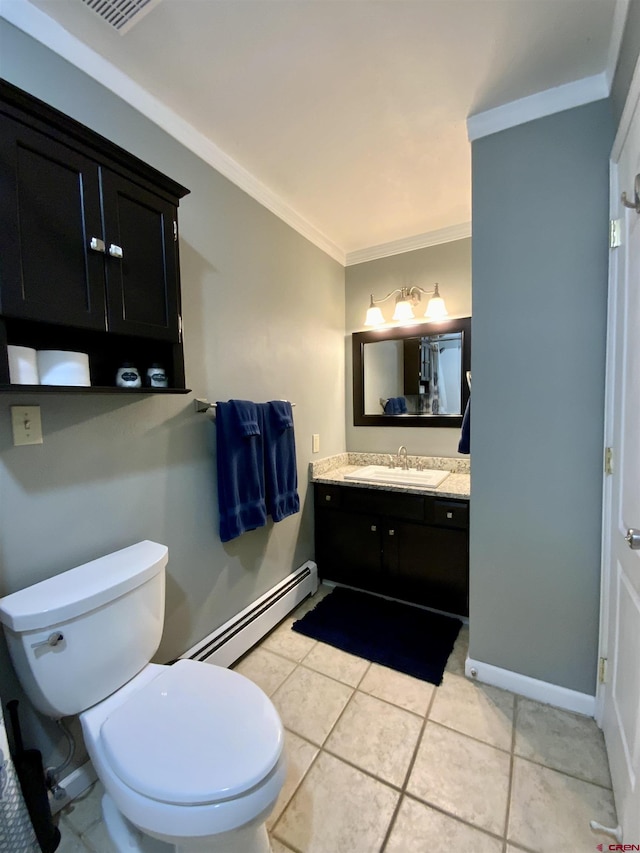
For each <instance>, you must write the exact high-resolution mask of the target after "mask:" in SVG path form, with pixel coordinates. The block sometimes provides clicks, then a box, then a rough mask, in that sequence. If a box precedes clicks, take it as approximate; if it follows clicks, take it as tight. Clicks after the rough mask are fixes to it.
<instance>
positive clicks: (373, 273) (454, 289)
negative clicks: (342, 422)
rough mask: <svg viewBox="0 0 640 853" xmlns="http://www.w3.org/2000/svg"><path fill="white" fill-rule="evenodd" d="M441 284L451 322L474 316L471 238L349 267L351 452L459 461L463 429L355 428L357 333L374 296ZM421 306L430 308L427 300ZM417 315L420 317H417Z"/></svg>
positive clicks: (388, 307) (387, 311) (389, 308)
mask: <svg viewBox="0 0 640 853" xmlns="http://www.w3.org/2000/svg"><path fill="white" fill-rule="evenodd" d="M436 281H437V282H439V284H440V292H441V295H442V296H443V298H444V300H445V302H446V305H447V311H448V312H449V314H450V316H451V317H469V316H470V315H471V238H467V239H465V240H455V241H453V242H451V243H442V244H440V245H438V246H430V247H428V248H426V249H415V250H414V251H412V252H404V253H403V254H400V255H392V256H391V257H388V258H380V259H378V260H375V261H367V262H366V263H362V264H354V265H353V266H350V267H347V269H346V274H345V286H346V295H345V300H346V307H345V317H346V322H345V330H346V333H347V334H346V337H345V362H346V366H347V371H346V395H347V399H346V411H347V450H353V451H363V452H364V451H371V452H376V453H395V452H396V450H397V449H398V447H399V446H400V445H401V444H405V445H406V446H407V448H408V450H409V453H411V454H418V455H421V456H458V441H459V439H460V430H459V429H445V428H431V427H425V428H421V427H356V426H354V425H353V394H352V378H353V366H352V362H351V333H352V332H355V331H362V330H363V329H364V328H365V327H364V317H365V314H366V311H367V308H368V307H369V297H370V296H371V294H373V295H374V296H375V297H376V298H380V297H381V296H384V295H385V294H387V293H389V291H391V290H395V288H396V287H408V286H410V285H412V284H416V285H418V286H420V287H424V288H425V289H426V290H429V289H431V288H432V287H433V285H434V283H435V282H436ZM427 298H428V297H424V299H425V301H424V302H422V303H421V305H422V306H423V307H422V312H423V313H424V311H425V309H426V299H427ZM381 307H382V310H383V313H384V315H385V318H386V319H387V320H390V319H391V314H392V313H393V299H390V300H389V301H388V302H386V303H385V304H384V305H383V306H381ZM416 313H417V312H416Z"/></svg>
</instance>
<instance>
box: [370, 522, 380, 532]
mask: <svg viewBox="0 0 640 853" xmlns="http://www.w3.org/2000/svg"><path fill="white" fill-rule="evenodd" d="M377 529H378V528H377V527H376V525H375V524H372V525H371V532H372V533H375V532H376V531H377Z"/></svg>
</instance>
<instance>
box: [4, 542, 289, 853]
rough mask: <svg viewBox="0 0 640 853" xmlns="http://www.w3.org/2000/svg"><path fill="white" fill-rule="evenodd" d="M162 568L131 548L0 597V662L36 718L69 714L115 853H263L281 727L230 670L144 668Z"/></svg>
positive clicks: (279, 776) (276, 782)
mask: <svg viewBox="0 0 640 853" xmlns="http://www.w3.org/2000/svg"><path fill="white" fill-rule="evenodd" d="M166 564H167V548H166V547H165V546H164V545H159V544H157V543H155V542H149V541H146V542H139V543H138V544H137V545H132V546H131V547H129V548H124V549H122V550H121V551H117V552H116V553H114V554H108V555H107V556H106V557H101V558H100V559H98V560H93V561H92V562H90V563H86V564H85V565H82V566H78V567H77V568H75V569H71V570H70V571H67V572H63V573H62V574H60V575H57V576H55V577H53V578H49V579H48V580H45V581H42V582H41V583H37V584H35V585H34V586H31V587H28V588H27V589H23V590H20V591H19V592H15V593H13V594H12V595H8V596H6V597H5V598H2V599H0V621H2V623H3V625H4V630H5V634H6V636H7V641H8V645H9V651H10V653H11V657H12V660H13V664H14V667H15V669H16V672H17V674H18V677H19V679H20V681H21V683H22V686H23V687H24V689H25V691H26V693H27V695H28V696H29V698H30V699H31V701H32V702H33V704H34V705H35V706H36V708H38V709H39V710H40V711H42V713H43V714H45V715H47V716H49V717H53V718H54V719H58V718H60V717H65V716H69V715H71V714H79V715H80V722H81V723H82V731H83V733H84V740H85V744H86V747H87V751H88V753H89V756H90V758H91V761H92V762H93V766H94V768H95V770H96V773H97V774H98V778H99V779H100V780H101V781H102V783H103V785H104V788H105V791H106V794H105V796H104V798H103V803H102V806H103V815H104V821H105V824H106V826H107V830H108V832H109V835H110V836H111V838H112V840H113V842H114V844H115V846H116V849H117V850H118V851H119V853H121V852H122V853H124V851H131V853H137V851H140V852H141V853H156V851H157V853H161V851H173V850H175V851H180V853H205V851H206V853H269V851H270V850H271V847H270V845H269V840H268V837H267V832H266V828H265V825H264V822H265V820H266V818H267V816H268V815H269V813H270V812H271V810H272V809H273V807H274V805H275V802H276V799H277V798H278V794H279V793H280V790H281V788H282V785H283V783H284V778H285V760H284V751H283V739H284V732H283V728H282V723H281V722H280V718H279V717H278V714H277V712H276V710H275V708H274V707H273V705H272V703H271V702H270V700H269V699H268V698H267V696H266V695H265V694H264V693H263V692H262V691H261V690H260V689H259V688H258V687H256V685H255V684H253V683H252V682H251V681H249V679H247V678H245V677H244V676H242V675H239V674H238V673H235V672H232V671H231V670H228V669H224V668H222V667H218V666H213V665H211V664H207V663H197V662H195V661H190V660H179V661H177V662H176V663H175V664H173V665H172V666H161V665H158V664H151V663H149V661H150V660H151V658H152V657H153V655H154V653H155V652H156V650H157V648H158V645H159V643H160V637H161V634H162V625H163V619H164V584H165V566H166Z"/></svg>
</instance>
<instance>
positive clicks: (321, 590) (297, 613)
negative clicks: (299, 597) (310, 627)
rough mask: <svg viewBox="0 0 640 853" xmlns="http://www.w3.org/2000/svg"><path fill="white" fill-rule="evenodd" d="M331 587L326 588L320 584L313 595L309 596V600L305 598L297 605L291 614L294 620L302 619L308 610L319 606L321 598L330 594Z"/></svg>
mask: <svg viewBox="0 0 640 853" xmlns="http://www.w3.org/2000/svg"><path fill="white" fill-rule="evenodd" d="M332 590H333V587H332V586H327V585H326V584H320V586H319V587H318V591H317V592H316V594H315V595H312V596H310V597H309V598H305V600H304V601H303V602H302V603H301V604H299V605H298V606H297V607H296V609H295V610H294V611H293V613H292V614H291V615H292V616H293V617H294V619H302V617H303V616H304V615H305V613H308V612H309V611H310V610H313V608H314V607H315V606H316V605H317V604H319V603H320V602H321V601H322V599H323V598H326V597H327V596H328V595H329V593H330V592H332Z"/></svg>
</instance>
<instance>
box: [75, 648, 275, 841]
mask: <svg viewBox="0 0 640 853" xmlns="http://www.w3.org/2000/svg"><path fill="white" fill-rule="evenodd" d="M80 722H81V725H82V731H83V735H84V740H85V744H86V747H87V752H88V753H89V757H90V758H91V761H92V763H93V765H94V768H95V770H96V773H97V774H98V778H99V779H100V780H101V781H102V783H103V785H104V788H105V791H106V793H107V795H108V797H109V798H110V799H111V800H112V801H113V804H114V805H115V808H116V809H117V812H119V813H120V814H121V815H122V816H124V817H125V818H126V819H127V820H128V821H129V822H130V823H131V824H133V826H134V827H136V828H137V829H139V830H141V831H142V832H143V833H145V834H147V835H149V836H151V837H152V838H155V839H158V840H160V841H163V842H165V843H167V844H169V845H173V849H178V850H180V851H185V853H186V851H191V850H193V851H196V850H207V851H210V853H217V851H221V853H222V851H224V853H231V851H235V850H237V851H238V853H262V851H268V850H269V849H270V848H269V846H268V841H266V832H265V831H264V820H265V819H266V817H267V816H268V815H269V813H270V812H271V810H272V809H273V807H274V805H275V802H276V800H277V798H278V794H279V793H280V790H281V788H282V785H283V783H284V775H285V760H284V752H283V744H284V732H283V728H282V724H281V722H280V719H279V717H278V715H277V713H276V711H275V708H274V707H273V705H272V704H271V702H270V701H269V699H268V698H267V697H266V695H265V694H264V693H263V692H262V691H261V690H260V689H259V688H258V687H256V685H255V684H253V682H251V681H249V679H247V678H245V677H244V676H242V675H240V674H238V673H235V672H232V671H231V670H227V669H224V668H222V667H218V666H213V665H211V664H206V663H197V662H195V661H190V660H180V661H178V662H177V663H176V664H174V665H173V666H160V665H157V664H148V665H147V666H146V667H145V668H144V669H143V670H142V672H140V673H139V674H138V675H137V676H136V677H135V678H134V679H132V680H131V681H130V682H128V683H127V684H126V685H125V686H124V687H123V688H121V689H120V690H119V691H118V692H117V693H115V694H113V695H112V696H109V697H108V698H107V699H105V700H104V701H102V702H100V703H99V704H98V705H95V706H94V707H92V708H89V709H88V710H87V711H84V712H83V713H82V714H80ZM117 812H116V813H115V814H114V813H113V812H112V811H110V806H109V803H108V801H107V802H106V803H105V804H104V807H103V813H104V819H105V824H106V827H107V830H108V831H109V834H110V835H111V837H112V840H113V841H114V842H116V839H117V838H118V837H119V836H120V835H121V832H122V826H120V825H119V824H118V822H117ZM260 830H261V831H260ZM134 835H135V833H134ZM116 843H117V842H116ZM139 844H140V846H139V847H138V848H136V847H132V846H131V842H130V843H129V844H128V845H127V848H125V849H128V850H136V849H139V850H141V851H143V850H146V849H147V848H146V847H145V845H144V839H141V840H140V841H139ZM265 845H266V846H265ZM169 849H171V848H169Z"/></svg>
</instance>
